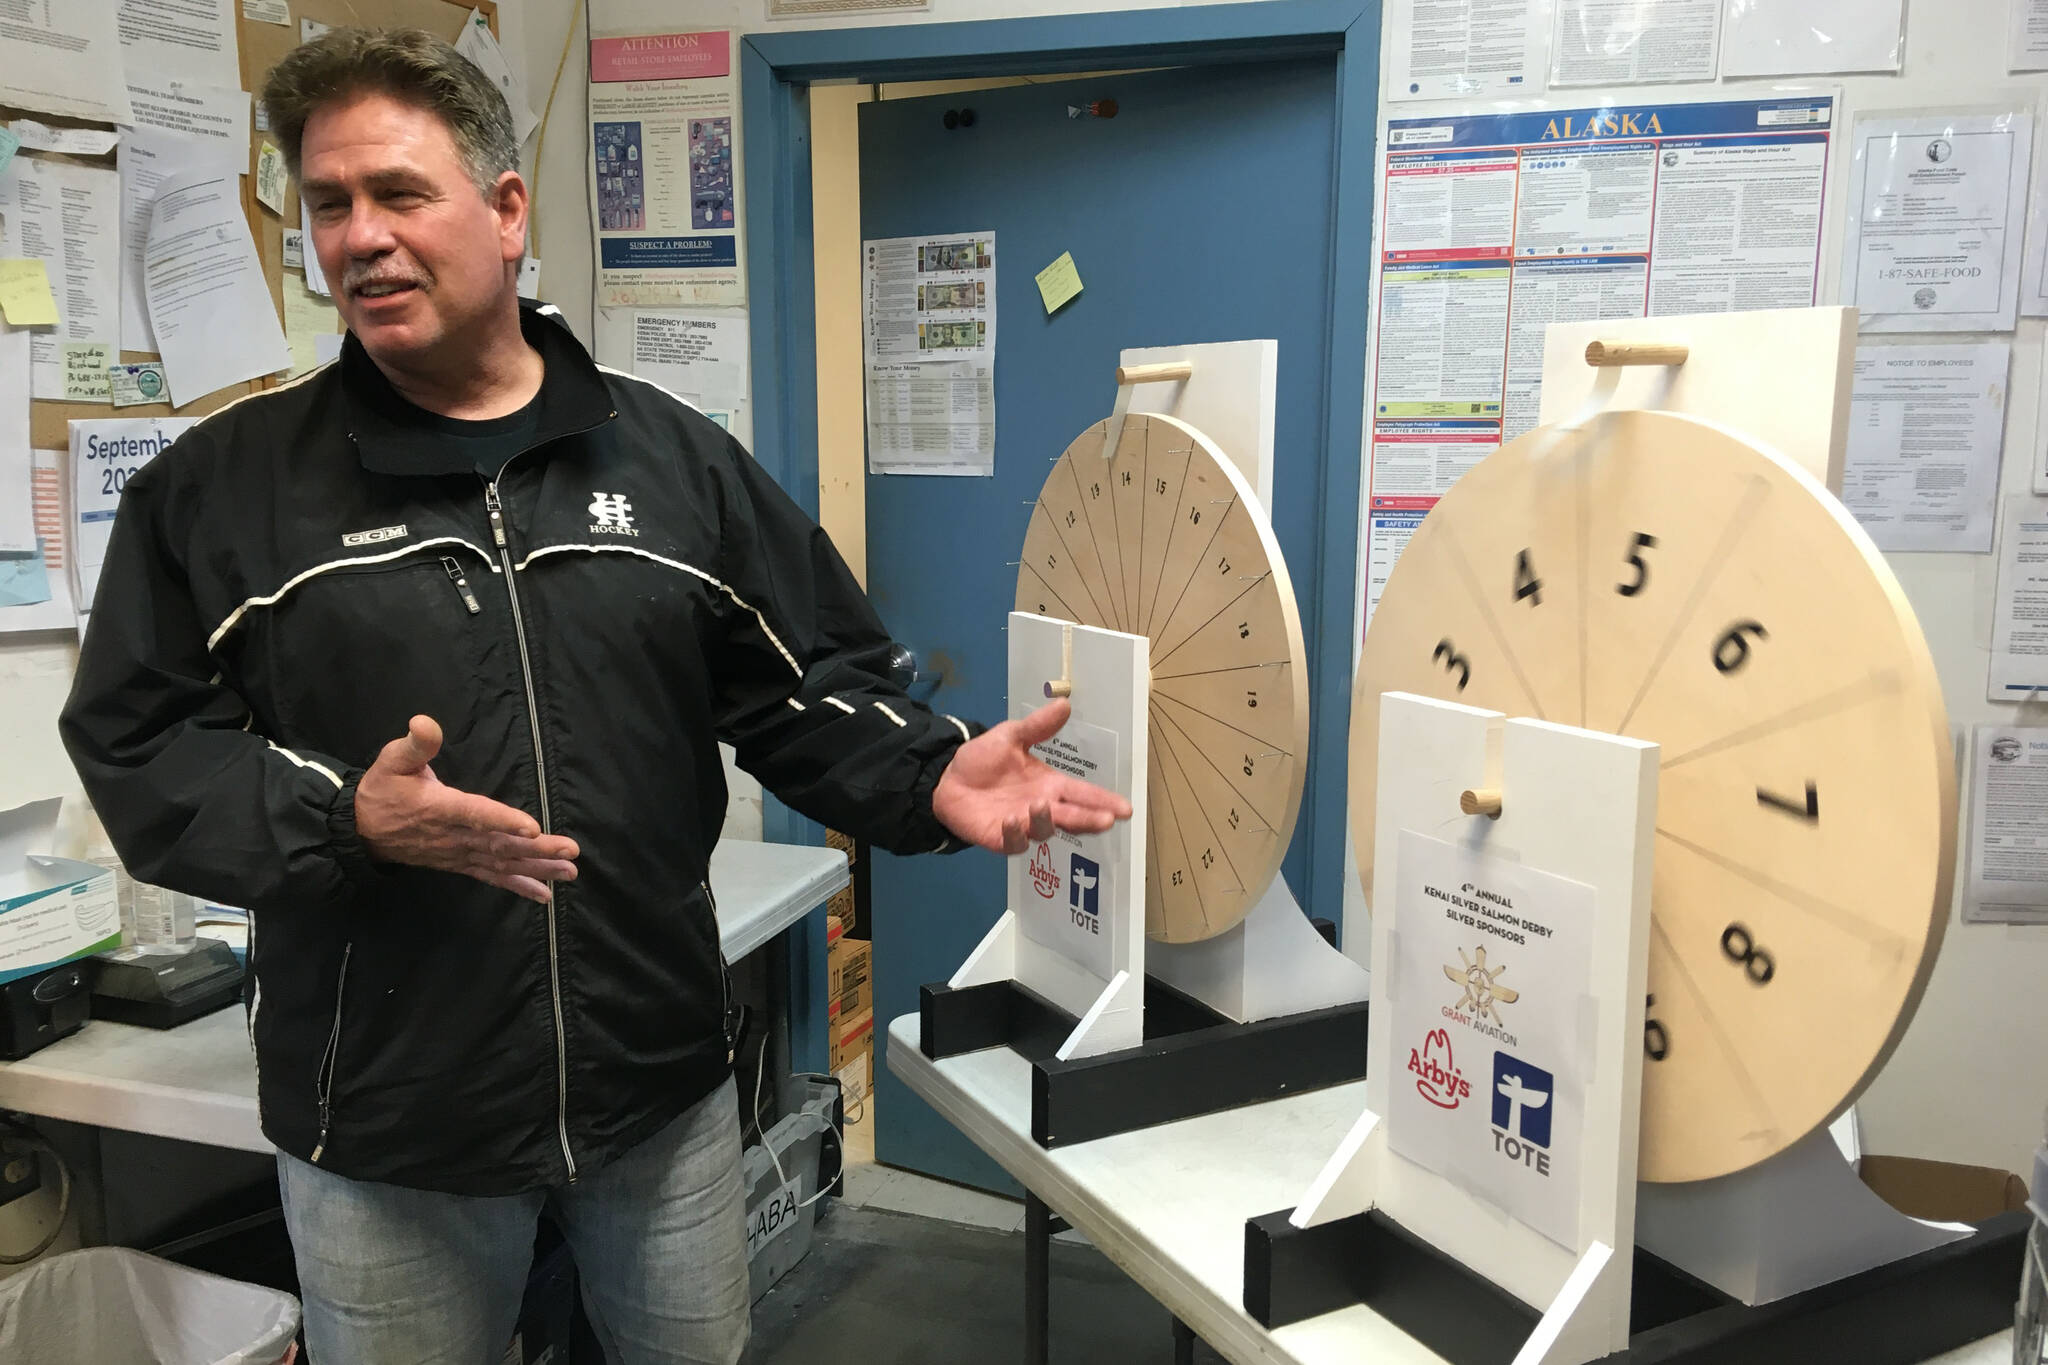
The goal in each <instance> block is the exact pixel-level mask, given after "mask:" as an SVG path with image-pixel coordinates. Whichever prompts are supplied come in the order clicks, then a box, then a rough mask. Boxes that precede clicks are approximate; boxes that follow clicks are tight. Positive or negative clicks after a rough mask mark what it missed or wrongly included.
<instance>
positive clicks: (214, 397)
mask: <svg viewBox="0 0 2048 1365" xmlns="http://www.w3.org/2000/svg"><path fill="white" fill-rule="evenodd" d="M290 4H291V16H292V22H291V23H290V24H289V25H284V24H266V23H262V22H259V21H256V20H251V19H249V18H247V17H246V16H245V15H243V14H242V13H241V5H240V4H239V3H236V5H235V9H236V41H237V44H238V46H239V49H240V60H241V68H242V88H243V89H244V90H247V91H249V92H250V95H251V98H252V99H253V98H254V97H255V96H256V95H258V94H259V93H260V92H261V90H262V86H263V77H264V75H265V74H266V73H267V72H268V71H269V70H270V68H271V67H273V66H275V65H277V63H278V62H279V61H281V60H282V59H283V58H284V56H285V54H286V53H288V52H290V51H291V50H292V49H293V48H295V47H297V46H298V45H299V21H300V20H301V19H312V20H315V21H317V22H319V23H323V24H327V25H330V26H332V27H335V28H340V27H342V26H343V25H355V26H357V27H364V28H408V27H409V28H423V29H426V30H428V31H429V32H432V33H435V34H438V35H439V36H441V37H443V38H446V39H447V40H448V41H450V42H453V41H455V39H456V38H457V36H459V35H460V34H461V32H462V26H463V24H464V23H466V22H467V21H468V19H469V12H470V11H471V10H472V9H476V10H481V11H482V12H483V14H484V17H485V18H486V19H487V20H489V22H490V26H491V32H492V33H493V34H496V33H497V32H498V4H497V0H290ZM15 117H22V118H32V119H36V120H38V121H40V122H42V123H46V124H50V125H52V126H54V127H75V128H87V127H104V126H105V125H103V124H92V123H87V122H84V121H82V120H78V119H66V118H59V117H57V116H55V115H51V114H46V113H41V112H39V111H36V110H32V109H14V108H8V107H5V106H0V118H10V119H11V118H15ZM249 138H250V145H249V171H250V173H249V174H247V175H244V176H243V177H242V211H243V213H244V214H245V215H247V217H248V220H249V228H250V232H251V235H252V236H253V237H254V238H255V240H256V255H257V258H258V259H259V260H261V261H262V263H263V274H264V278H265V279H266V280H267V281H268V282H269V284H270V296H271V303H272V304H273V305H274V306H275V307H276V308H277V309H278V310H279V316H280V317H282V316H283V309H284V280H285V275H286V273H287V272H286V270H285V267H284V229H285V227H286V225H287V224H289V225H291V226H293V227H296V226H298V222H299V200H298V191H297V189H296V187H293V188H291V189H287V191H286V193H285V205H284V216H283V217H279V216H278V215H277V214H274V213H272V212H271V211H270V210H269V209H267V208H265V207H264V206H263V205H262V204H261V203H260V202H259V201H258V200H257V198H256V176H255V174H254V172H255V167H256V152H257V149H258V148H259V147H260V146H261V145H262V144H263V142H264V141H266V140H268V139H269V138H270V134H268V133H266V132H262V131H260V130H258V129H257V128H256V125H255V121H254V120H253V119H252V120H251V123H250V133H249ZM116 154H117V153H115V152H109V153H108V154H107V155H105V156H98V157H67V156H55V155H51V156H50V158H49V159H52V160H64V161H76V162H78V163H79V164H81V165H86V166H100V167H103V168H106V169H110V170H111V169H113V168H114V167H115V164H116V162H115V156H116ZM36 155H38V156H42V155H45V154H43V153H36ZM308 249H309V250H310V246H309V248H308ZM290 273H292V274H294V275H296V274H297V273H298V272H297V271H296V270H294V271H292V272H290ZM156 358H157V357H156V353H155V352H153V351H133V350H125V349H124V350H123V351H122V352H121V359H122V360H123V361H125V362H133V361H140V360H154V359H156ZM276 383H277V381H276V380H275V379H274V378H266V379H261V380H254V381H251V382H249V383H246V384H235V385H231V386H229V387H228V388H225V389H219V390H216V391H215V392H213V393H210V394H207V395H206V396H205V397H203V398H197V399H194V400H193V401H192V402H190V403H187V404H186V405H185V406H184V407H182V408H172V407H171V406H170V405H169V404H168V403H151V404H147V405H145V406H139V407H124V408H114V407H112V406H110V405H109V404H107V403H104V402H99V403H65V402H59V401H53V400H45V399H38V400H37V401H35V402H34V403H32V404H31V405H30V408H29V442H30V444H31V445H33V446H35V447H37V448H38V449H42V450H64V449H68V448H69V447H70V445H71V429H70V426H69V425H68V424H69V423H70V422H72V421H82V420H86V419H89V418H101V417H124V418H126V417H203V416H205V415H206V414H207V413H209V412H212V411H214V410H215V409H217V408H221V407H224V406H225V405H227V404H228V403H231V402H233V401H234V400H235V399H237V398H240V397H242V396H243V395H245V394H248V393H252V392H255V391H257V390H259V389H264V388H270V387H274V386H275V384H276Z"/></svg>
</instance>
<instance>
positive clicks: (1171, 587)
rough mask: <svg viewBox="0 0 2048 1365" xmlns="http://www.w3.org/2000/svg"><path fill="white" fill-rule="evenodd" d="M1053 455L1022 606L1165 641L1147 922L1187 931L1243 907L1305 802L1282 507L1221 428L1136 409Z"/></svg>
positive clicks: (1301, 701) (1151, 788)
mask: <svg viewBox="0 0 2048 1365" xmlns="http://www.w3.org/2000/svg"><path fill="white" fill-rule="evenodd" d="M1108 425H1109V424H1108V423H1106V422H1099V423H1097V424H1096V425H1094V426H1092V427H1090V428H1088V430H1086V431H1084V432H1083V433H1081V435H1080V436H1079V437H1078V438H1076V440H1075V441H1074V443H1073V444H1072V445H1070V446H1068V447H1067V450H1066V453H1065V454H1064V455H1062V456H1060V458H1059V459H1058V460H1057V461H1055V462H1054V464H1053V468H1052V473H1051V475H1050V476H1049V477H1048V478H1047V479H1046V481H1045V488H1044V490H1043V491H1042V492H1041V493H1040V494H1039V497H1038V502H1037V504H1036V505H1035V506H1034V507H1033V508H1032V512H1031V524H1030V526H1029V528H1028V529H1027V530H1026V532H1025V535H1024V555H1023V559H1022V561H1021V562H1020V564H1019V566H1018V570H1017V610H1019V611H1028V612H1035V613H1037V614H1038V615H1041V616H1053V617H1060V618H1064V619H1066V620H1069V621H1075V622H1078V623H1080V624H1082V625H1089V626H1101V627H1105V628H1107V629H1110V630H1120V631H1125V632H1127V633H1129V634H1133V635H1143V636H1146V637H1147V638H1148V639H1150V640H1151V642H1152V649H1151V658H1152V701H1151V717H1150V725H1149V729H1148V732H1147V733H1148V743H1149V748H1150V754H1151V759H1150V771H1149V773H1148V775H1147V782H1148V786H1147V791H1148V793H1149V797H1150V818H1149V828H1148V829H1147V830H1146V839H1147V845H1146V854H1145V858H1146V867H1147V870H1148V875H1147V878H1146V884H1145V929H1146V932H1147V933H1148V934H1150V935H1151V936H1152V937H1153V938H1155V939H1159V940H1162V941H1164V942H1168V943H1186V942H1191V941H1193V940H1197V939H1204V938H1209V937H1212V936H1213V935H1216V934H1220V933H1223V932H1224V931H1225V930H1227V929H1230V928H1232V927H1233V926H1235V925H1236V924H1237V923H1238V922H1239V921H1241V920H1242V919H1243V918H1244V917H1245V915H1246V913H1247V912H1248V911H1250V909H1251V907H1252V905H1253V903H1254V902H1255V901H1257V899H1258V898H1259V897H1260V896H1261V895H1263V894H1264V893H1265V890H1266V887H1267V886H1268V885H1270V884H1271V882H1272V879H1273V877H1274V875H1275V874H1276V873H1278V871H1279V869H1280V858H1281V855H1282V854H1284V853H1285V852H1286V851H1287V842H1288V840H1289V838H1290V837H1292V835H1293V833H1294V821H1295V817H1296V815H1297V814H1298V813H1299V812H1300V809H1301V787H1302V764H1303V762H1304V760H1305V756H1306V754H1307V752H1308V669H1307V654H1306V651H1305V650H1304V649H1303V646H1302V639H1301V617H1300V615H1299V613H1298V612H1297V610H1296V608H1295V602H1294V588H1293V585H1292V584H1291V583H1290V582H1289V581H1288V578H1287V566H1286V564H1285V563H1284V562H1282V560H1281V558H1280V547H1279V544H1278V543H1277V542H1276V541H1275V540H1274V539H1273V533H1272V530H1271V528H1270V527H1269V526H1268V524H1267V520H1266V514H1265V511H1264V510H1263V509H1262V508H1260V507H1259V505H1258V503H1257V500H1256V497H1255V495H1254V494H1253V492H1252V490H1251V488H1250V487H1249V486H1248V485H1247V484H1246V483H1245V481H1244V477H1243V475H1241V474H1240V473H1239V472H1238V471H1237V469H1236V468H1235V467H1234V466H1233V465H1232V464H1231V463H1230V461H1229V459H1228V458H1227V457H1225V456H1224V454H1223V453H1222V452H1221V451H1220V450H1218V449H1217V448H1216V447H1215V446H1214V445H1213V444H1211V443H1210V442H1209V440H1208V439H1207V438H1206V437H1204V436H1202V435H1201V434H1200V433H1199V432H1197V431H1196V430H1195V429H1194V428H1192V427H1190V426H1187V425H1186V424H1185V423H1182V422H1178V421H1175V420H1174V419H1173V418H1171V417H1164V416H1158V415H1139V414H1133V415H1132V416H1130V417H1129V418H1127V419H1126V420H1125V422H1124V427H1123V433H1122V435H1121V437H1120V438H1119V440H1118V442H1117V449H1116V451H1115V452H1114V455H1113V457H1105V453H1104V445H1105V443H1106V441H1107V440H1108Z"/></svg>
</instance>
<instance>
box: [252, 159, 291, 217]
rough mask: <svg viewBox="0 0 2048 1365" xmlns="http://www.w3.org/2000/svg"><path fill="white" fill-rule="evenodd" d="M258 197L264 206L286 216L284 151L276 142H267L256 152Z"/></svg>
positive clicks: (278, 214)
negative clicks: (281, 150) (279, 148)
mask: <svg viewBox="0 0 2048 1365" xmlns="http://www.w3.org/2000/svg"><path fill="white" fill-rule="evenodd" d="M256 198H257V199H259V200H261V201H262V204H263V207H265V208H267V209H269V210H270V211H271V212H272V213H274V214H276V215H277V216H278V217H280V218H282V217H284V153H283V152H280V151H279V150H277V144H276V143H274V142H265V143H264V144H263V149H262V150H261V151H259V152H257V153H256Z"/></svg>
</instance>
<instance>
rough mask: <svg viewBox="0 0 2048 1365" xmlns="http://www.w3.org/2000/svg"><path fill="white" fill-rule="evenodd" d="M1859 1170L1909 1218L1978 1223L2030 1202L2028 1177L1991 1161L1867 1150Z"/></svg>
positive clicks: (1872, 1187)
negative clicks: (1966, 1163) (1971, 1161)
mask: <svg viewBox="0 0 2048 1365" xmlns="http://www.w3.org/2000/svg"><path fill="white" fill-rule="evenodd" d="M1857 1171H1858V1173H1859V1174H1860V1175H1862V1177H1863V1183H1864V1184H1866V1185H1868V1186H1869V1187H1870V1188H1871V1189H1872V1191H1874V1192H1875V1193H1876V1194H1877V1197H1878V1198H1880V1199H1882V1200H1884V1202H1885V1203H1887V1204H1890V1205H1891V1206H1892V1207H1893V1208H1895V1209H1897V1210H1898V1211H1899V1212H1900V1213H1903V1214H1905V1215H1906V1216H1907V1217H1909V1218H1926V1219H1929V1220H1932V1221H1934V1222H1938V1223H1980V1222H1982V1221H1983V1220H1985V1219H1986V1218H1995V1217H1997V1216H1998V1215H1999V1214H2001V1213H2006V1212H2009V1211H2010V1210H2012V1209H2016V1208H2018V1207H2020V1205H2022V1204H2024V1203H2026V1202H2027V1182H2026V1181H2024V1180H2021V1179H2020V1178H2019V1177H2018V1176H2016V1175H2014V1174H2012V1173H2011V1172H2010V1171H2000V1170H1995V1169H1993V1168H1992V1167H1989V1166H1959V1165H1956V1164H1954V1163H1953V1162H1948V1161H1923V1160H1922V1159H1920V1158H1919V1157H1911V1156H1866V1157H1864V1158H1863V1160H1862V1162H1861V1163H1860V1164H1859V1165H1858V1167H1857Z"/></svg>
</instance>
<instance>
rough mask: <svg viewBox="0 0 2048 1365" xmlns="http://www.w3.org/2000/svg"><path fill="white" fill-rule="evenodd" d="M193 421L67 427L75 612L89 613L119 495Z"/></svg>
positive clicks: (130, 420)
mask: <svg viewBox="0 0 2048 1365" xmlns="http://www.w3.org/2000/svg"><path fill="white" fill-rule="evenodd" d="M198 420H199V419H198V418H196V417H108V418H102V419H100V420H97V421H91V422H73V423H72V424H71V563H72V583H73V586H74V587H75V588H76V589H77V597H78V609H79V611H80V613H81V614H82V613H85V612H89V611H91V610H92V600H93V594H94V592H95V591H96V590H97V589H98V588H99V582H100V566H101V565H102V564H104V563H105V562H106V558H107V537H108V536H109V535H111V534H112V533H113V530H114V512H115V510H116V509H117V508H119V507H120V505H121V491H122V490H123V489H124V488H126V487H127V486H128V480H129V479H130V478H132V477H133V476H134V474H135V471H136V470H138V469H140V468H142V467H143V466H144V465H146V464H148V463H149V462H150V461H151V460H154V459H155V458H156V457H157V456H159V455H161V454H162V453H163V452H164V451H166V450H168V449H169V448H170V445H171V443H172V442H173V441H175V440H177V439H178V438H179V437H180V436H182V435H184V434H185V433H186V432H187V431H189V430H191V428H192V426H193V424H194V423H196V422H197V421H198Z"/></svg>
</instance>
